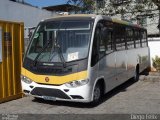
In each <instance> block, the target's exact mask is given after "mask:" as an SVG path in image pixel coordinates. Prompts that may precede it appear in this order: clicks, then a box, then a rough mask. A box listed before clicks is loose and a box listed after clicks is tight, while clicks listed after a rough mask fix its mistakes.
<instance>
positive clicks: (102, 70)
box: [98, 21, 116, 92]
mask: <svg viewBox="0 0 160 120" xmlns="http://www.w3.org/2000/svg"><path fill="white" fill-rule="evenodd" d="M106 22H107V24H108V21H105V22H104V23H103V24H104V25H103V27H102V28H101V32H100V33H101V34H99V36H100V37H99V38H100V39H99V41H100V42H99V68H98V71H99V72H98V76H99V77H104V80H105V86H106V90H105V91H106V92H108V91H109V90H111V89H113V87H114V85H115V82H116V79H115V78H116V76H115V75H116V66H115V53H114V49H113V48H114V47H113V39H112V34H113V32H112V28H109V26H108V27H107V26H106Z"/></svg>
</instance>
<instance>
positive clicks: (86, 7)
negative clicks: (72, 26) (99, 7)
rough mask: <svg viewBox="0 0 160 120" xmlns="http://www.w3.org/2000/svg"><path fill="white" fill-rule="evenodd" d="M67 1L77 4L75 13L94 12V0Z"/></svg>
mask: <svg viewBox="0 0 160 120" xmlns="http://www.w3.org/2000/svg"><path fill="white" fill-rule="evenodd" d="M67 3H68V4H70V5H74V6H76V7H75V13H77V12H78V11H80V12H81V13H92V12H93V10H94V7H93V6H94V0H68V2H67ZM77 8H78V9H77Z"/></svg>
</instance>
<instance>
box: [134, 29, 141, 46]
mask: <svg viewBox="0 0 160 120" xmlns="http://www.w3.org/2000/svg"><path fill="white" fill-rule="evenodd" d="M134 34H135V44H136V48H139V47H141V38H140V32H139V30H136V29H135V32H134Z"/></svg>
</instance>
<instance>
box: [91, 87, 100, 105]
mask: <svg viewBox="0 0 160 120" xmlns="http://www.w3.org/2000/svg"><path fill="white" fill-rule="evenodd" d="M101 97H102V89H101V87H100V84H96V86H95V88H94V92H93V101H92V105H98V104H99V102H100V100H101Z"/></svg>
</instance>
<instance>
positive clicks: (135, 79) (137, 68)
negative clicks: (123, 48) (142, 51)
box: [134, 66, 139, 81]
mask: <svg viewBox="0 0 160 120" xmlns="http://www.w3.org/2000/svg"><path fill="white" fill-rule="evenodd" d="M138 80H139V66H137V67H136V71H135V75H134V81H138Z"/></svg>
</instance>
